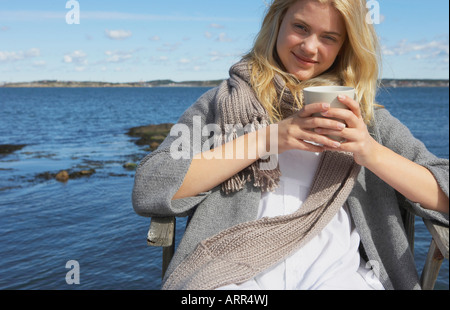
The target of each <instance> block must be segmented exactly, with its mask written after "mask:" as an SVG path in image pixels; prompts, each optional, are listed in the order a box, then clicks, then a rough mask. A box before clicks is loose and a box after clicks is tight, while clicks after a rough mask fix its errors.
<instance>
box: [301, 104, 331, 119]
mask: <svg viewBox="0 0 450 310" xmlns="http://www.w3.org/2000/svg"><path fill="white" fill-rule="evenodd" d="M329 110H330V105H329V104H328V103H312V104H307V105H305V106H304V107H303V109H301V110H300V112H298V113H297V115H298V116H299V117H311V116H313V115H314V114H317V113H324V112H327V111H329Z"/></svg>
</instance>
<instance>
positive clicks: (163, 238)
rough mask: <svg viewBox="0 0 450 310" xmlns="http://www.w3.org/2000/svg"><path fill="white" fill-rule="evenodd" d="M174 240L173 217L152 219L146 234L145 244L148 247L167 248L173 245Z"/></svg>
mask: <svg viewBox="0 0 450 310" xmlns="http://www.w3.org/2000/svg"><path fill="white" fill-rule="evenodd" d="M174 238H175V218H174V217H152V220H151V223H150V228H149V230H148V234H147V244H148V245H149V246H162V247H169V246H172V245H173V244H174Z"/></svg>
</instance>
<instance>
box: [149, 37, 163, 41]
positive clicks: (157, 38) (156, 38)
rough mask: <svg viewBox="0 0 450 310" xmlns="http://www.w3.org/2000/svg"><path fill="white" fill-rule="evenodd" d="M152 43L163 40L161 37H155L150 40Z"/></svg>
mask: <svg viewBox="0 0 450 310" xmlns="http://www.w3.org/2000/svg"><path fill="white" fill-rule="evenodd" d="M149 40H150V41H159V40H161V38H160V37H159V36H153V37H151V38H149Z"/></svg>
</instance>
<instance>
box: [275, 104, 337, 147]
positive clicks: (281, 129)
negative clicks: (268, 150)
mask: <svg viewBox="0 0 450 310" xmlns="http://www.w3.org/2000/svg"><path fill="white" fill-rule="evenodd" d="M329 110H330V105H329V104H327V103H313V104H308V105H305V106H304V107H303V109H301V110H300V111H299V112H296V113H294V114H293V115H292V116H290V117H288V118H286V119H284V120H282V121H280V122H278V123H276V124H273V125H271V126H277V127H278V153H279V154H281V153H283V152H285V151H288V150H292V149H298V150H304V151H310V152H318V153H320V152H323V151H324V150H325V149H324V146H325V147H329V148H339V147H340V145H341V144H340V143H339V142H337V141H334V140H332V139H330V138H328V137H327V136H324V135H321V134H318V133H316V132H315V130H316V129H327V130H333V131H341V130H343V129H344V128H345V127H346V126H345V124H343V123H341V122H339V121H336V120H333V119H327V118H323V117H318V116H314V114H316V113H319V114H320V113H324V112H327V111H329ZM306 141H308V142H306ZM310 142H314V143H315V144H317V145H314V144H312V143H310Z"/></svg>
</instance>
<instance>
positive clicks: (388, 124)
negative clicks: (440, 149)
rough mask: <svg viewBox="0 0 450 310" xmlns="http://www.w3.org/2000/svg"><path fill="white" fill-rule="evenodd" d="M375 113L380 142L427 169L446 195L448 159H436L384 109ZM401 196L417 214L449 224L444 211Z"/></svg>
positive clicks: (447, 190)
mask: <svg viewBox="0 0 450 310" xmlns="http://www.w3.org/2000/svg"><path fill="white" fill-rule="evenodd" d="M376 115H377V117H376V119H375V122H376V127H377V128H378V132H379V135H380V140H381V143H382V144H383V145H384V146H386V147H388V148H389V149H391V150H393V151H394V152H396V153H397V154H400V155H401V156H403V157H405V158H407V159H409V160H411V161H413V162H415V163H417V164H419V165H421V166H423V167H425V168H427V169H428V170H429V171H430V172H431V173H432V174H433V176H434V177H435V179H436V181H437V183H438V184H439V186H440V188H441V189H442V191H443V192H444V193H445V195H446V196H447V197H449V160H448V159H443V158H438V157H436V156H435V155H434V154H432V153H431V152H429V151H428V150H427V148H426V146H425V145H424V143H422V142H421V141H420V140H418V139H416V138H415V137H414V136H413V135H412V133H411V132H410V130H409V129H408V128H407V127H406V126H405V125H403V124H402V123H401V122H400V121H399V120H398V119H396V118H395V117H393V116H392V115H391V114H390V113H389V112H388V111H387V110H386V109H378V110H377V111H376ZM417 190H420V189H417ZM403 198H404V197H403ZM404 199H405V201H406V202H407V204H406V205H407V206H408V207H409V208H410V210H411V211H412V212H413V213H414V214H416V215H417V216H420V217H423V218H426V219H431V220H435V221H437V222H439V223H441V224H443V225H446V226H448V225H449V216H448V214H444V213H441V212H437V211H432V210H428V209H425V208H423V207H422V206H420V204H418V203H415V202H412V201H409V200H407V199H406V198H404Z"/></svg>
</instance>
